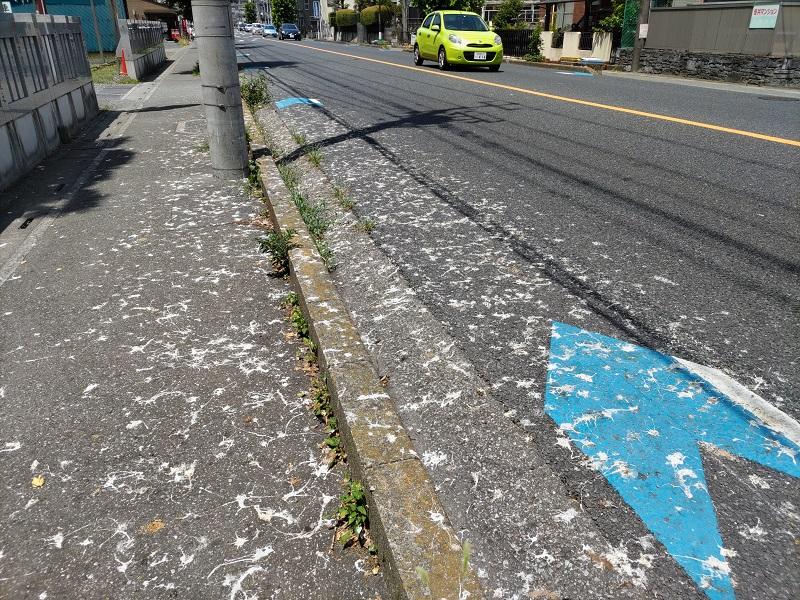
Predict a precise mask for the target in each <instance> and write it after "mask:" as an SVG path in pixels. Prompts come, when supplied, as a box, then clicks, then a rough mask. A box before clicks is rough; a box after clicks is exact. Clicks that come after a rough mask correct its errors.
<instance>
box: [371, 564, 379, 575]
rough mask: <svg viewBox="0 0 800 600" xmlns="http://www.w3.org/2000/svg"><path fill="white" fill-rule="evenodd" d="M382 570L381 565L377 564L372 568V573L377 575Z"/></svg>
mask: <svg viewBox="0 0 800 600" xmlns="http://www.w3.org/2000/svg"><path fill="white" fill-rule="evenodd" d="M380 570H381V568H380V567H378V566H375V567H373V568H372V574H373V575H377V574H378V573H379V572H380Z"/></svg>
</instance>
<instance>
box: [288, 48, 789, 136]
mask: <svg viewBox="0 0 800 600" xmlns="http://www.w3.org/2000/svg"><path fill="white" fill-rule="evenodd" d="M298 45H299V46H300V47H301V48H306V49H308V50H314V51H315V52H325V53H327V54H335V55H337V56H345V57H347V58H354V59H356V60H364V61H367V62H371V63H376V64H379V65H387V66H390V67H395V68H398V69H406V70H408V71H419V72H420V73H426V74H428V75H438V76H439V77H449V78H450V79H457V80H459V81H466V82H469V83H477V84H479V85H485V86H487V87H493V88H498V89H501V90H509V91H511V92H519V93H520V94H528V95H529V96H538V97H540V98H547V99H548V100H557V101H559V102H568V103H570V104H578V105H580V106H591V107H592V108H600V109H603V110H610V111H614V112H618V113H624V114H627V115H634V116H637V117H645V118H647V119H655V120H658V121H667V122H669V123H680V124H681V125H689V126H690V127H700V128H702V129H710V130H712V131H721V132H722V133H730V134H733V135H741V136H744V137H749V138H755V139H757V140H764V141H767V142H774V143H776V144H784V145H786V146H796V147H798V148H800V140H792V139H788V138H782V137H777V136H774V135H766V134H764V133H757V132H755V131H746V130H744V129H734V128H732V127H724V126H722V125H714V124H713V123H704V122H702V121H692V120H691V119H683V118H681V117H671V116H669V115H662V114H659V113H652V112H647V111H644V110H636V109H634V108H626V107H624V106H616V105H614V104H603V103H601V102H592V101H591V100H581V99H579V98H570V97H569V96H559V95H558V94H548V93H547V92H537V91H536V90H531V89H527V88H521V87H516V86H513V85H506V84H504V83H497V82H495V81H483V80H481V79H473V78H472V77H464V76H462V75H455V74H454V73H443V72H441V71H433V70H431V69H426V68H422V67H415V66H411V65H401V64H398V63H395V62H390V61H387V60H379V59H377V58H368V57H366V56H358V55H357V54H348V53H347V52H337V51H335V50H325V49H323V48H316V47H314V46H307V45H305V44H298Z"/></svg>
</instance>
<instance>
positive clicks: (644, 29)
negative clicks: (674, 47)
mask: <svg viewBox="0 0 800 600" xmlns="http://www.w3.org/2000/svg"><path fill="white" fill-rule="evenodd" d="M648 27H649V24H648V23H642V24H641V25H639V37H640V38H646V37H647V29H648Z"/></svg>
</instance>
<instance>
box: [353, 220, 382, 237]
mask: <svg viewBox="0 0 800 600" xmlns="http://www.w3.org/2000/svg"><path fill="white" fill-rule="evenodd" d="M375 225H377V223H375V220H374V219H370V218H369V217H367V218H366V219H360V220H359V221H358V222H357V223H356V227H357V228H358V229H360V230H361V231H363V232H364V233H367V234H369V233H372V232H373V231H374V230H375Z"/></svg>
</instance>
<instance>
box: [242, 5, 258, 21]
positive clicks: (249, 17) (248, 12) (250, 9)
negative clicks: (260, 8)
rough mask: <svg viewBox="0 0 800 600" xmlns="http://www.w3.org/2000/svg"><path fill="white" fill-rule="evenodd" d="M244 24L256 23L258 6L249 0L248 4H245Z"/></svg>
mask: <svg viewBox="0 0 800 600" xmlns="http://www.w3.org/2000/svg"><path fill="white" fill-rule="evenodd" d="M244 22H245V23H255V22H256V4H255V2H253V1H252V0H247V2H245V3H244Z"/></svg>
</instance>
